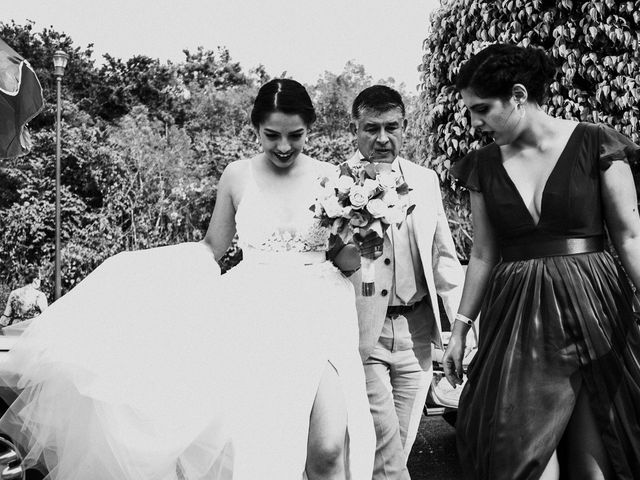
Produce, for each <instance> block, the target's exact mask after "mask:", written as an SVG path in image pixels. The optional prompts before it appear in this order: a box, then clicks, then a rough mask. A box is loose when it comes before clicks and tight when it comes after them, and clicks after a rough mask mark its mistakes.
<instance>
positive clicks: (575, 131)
mask: <svg viewBox="0 0 640 480" xmlns="http://www.w3.org/2000/svg"><path fill="white" fill-rule="evenodd" d="M582 126H583V123H582V122H579V123H578V124H577V125H576V126H575V127H574V128H573V130H572V131H571V133H570V134H569V137H568V139H567V141H566V143H565V145H564V147H563V148H562V151H561V152H560V155H558V158H557V160H556V163H555V164H554V165H553V168H552V169H551V171H550V172H549V175H548V176H547V178H546V179H545V182H544V186H543V187H542V193H541V195H540V215H539V216H538V221H537V222H536V220H535V218H534V216H533V215H532V213H531V211H530V210H529V208H528V207H527V204H526V203H525V201H524V198H523V197H522V194H521V193H520V190H518V187H517V186H516V184H515V182H514V181H513V179H512V178H511V175H509V172H508V171H507V169H506V168H505V166H504V161H503V156H502V151H501V150H500V147H499V146H498V145H497V144H495V143H494V144H493V145H495V149H496V158H497V161H498V165H499V169H500V171H501V172H502V174H503V175H504V177H505V178H506V180H507V183H508V184H509V187H510V188H511V190H512V193H514V194H515V196H516V197H517V199H518V204H519V205H520V207H521V208H522V209H524V212H526V216H527V218H528V219H529V222H530V223H531V224H532V225H533V227H534V229H538V228H539V227H540V225H541V224H542V223H543V220H544V217H545V212H546V209H545V197H546V194H547V189H548V186H549V184H550V183H551V179H552V178H553V177H554V176H555V175H556V174H558V172H559V171H560V169H561V166H562V164H563V163H564V161H565V157H568V156H569V154H570V153H571V152H572V151H573V149H570V148H569V147H570V146H571V145H572V144H573V143H574V142H575V139H576V138H577V135H578V133H579V130H580V131H581V130H582ZM574 153H575V152H574Z"/></svg>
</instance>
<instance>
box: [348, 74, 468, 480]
mask: <svg viewBox="0 0 640 480" xmlns="http://www.w3.org/2000/svg"><path fill="white" fill-rule="evenodd" d="M406 126H407V120H406V118H405V106H404V103H403V101H402V97H401V96H400V94H399V93H398V92H397V91H395V90H393V89H391V88H389V87H386V86H383V85H375V86H372V87H369V88H367V89H365V90H363V91H362V92H361V93H360V94H359V95H358V96H357V97H356V99H355V100H354V102H353V106H352V123H351V131H352V132H353V133H354V134H355V135H356V137H357V144H358V151H357V152H356V153H355V155H354V156H353V157H352V158H351V159H350V160H348V162H349V163H351V164H352V165H355V164H357V163H359V162H362V161H372V162H374V163H376V164H391V168H392V170H395V171H397V172H400V173H401V174H402V175H403V177H404V180H405V182H406V183H407V184H408V185H409V188H410V189H411V190H410V192H409V194H408V195H406V196H402V197H401V198H404V199H406V201H407V203H408V205H413V204H415V209H414V210H413V212H412V213H411V214H410V215H409V216H408V217H407V219H406V221H405V222H403V224H402V225H401V226H400V228H397V227H396V226H390V227H389V228H388V229H387V230H386V232H385V234H384V238H383V239H382V241H381V242H378V244H377V245H374V246H373V248H372V246H371V244H370V242H365V243H364V244H362V245H361V253H362V254H367V253H368V254H371V253H372V252H374V251H375V252H376V253H375V256H377V258H376V260H375V262H374V263H375V277H376V278H375V293H374V295H373V296H368V297H364V296H362V289H361V275H360V272H356V273H355V274H353V275H351V277H350V280H351V281H352V282H353V284H354V286H355V290H356V295H357V309H358V321H359V327H360V354H361V356H362V359H363V362H364V369H365V373H366V379H367V393H368V395H369V403H370V406H371V413H372V416H373V419H374V424H375V429H376V436H377V445H376V458H375V465H374V476H373V478H374V480H382V479H385V480H390V479H394V480H395V479H408V478H409V473H408V471H407V468H406V461H407V457H408V456H409V453H410V451H411V447H412V445H413V443H414V441H415V438H416V434H417V431H418V426H419V423H420V418H421V415H422V410H423V406H424V403H425V400H426V397H427V393H428V390H429V386H430V384H431V379H432V376H433V370H432V363H431V362H432V361H431V343H432V342H433V343H435V344H437V345H441V338H440V334H441V327H440V315H439V310H438V301H437V297H436V295H438V296H440V298H441V300H442V303H443V305H444V309H445V311H446V313H447V316H448V317H449V320H450V321H451V323H453V321H454V316H455V314H456V312H457V308H458V303H459V301H460V296H461V294H462V284H463V281H464V273H463V270H462V267H461V265H460V262H459V261H458V258H457V255H456V251H455V246H454V243H453V239H452V237H451V232H450V230H449V225H448V222H447V218H446V217H445V213H444V208H443V205H442V197H441V194H440V188H439V182H438V178H437V175H436V174H435V172H433V171H432V170H429V169H427V168H425V167H421V166H419V165H417V164H415V163H412V162H410V161H408V160H405V159H404V158H401V157H399V156H398V154H399V152H400V149H401V147H402V141H403V134H404V131H405V129H406ZM386 168H388V167H386ZM380 243H382V245H380ZM380 253H381V254H380ZM378 255H379V256H378Z"/></svg>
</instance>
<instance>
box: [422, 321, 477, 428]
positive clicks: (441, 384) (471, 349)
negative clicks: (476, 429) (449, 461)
mask: <svg viewBox="0 0 640 480" xmlns="http://www.w3.org/2000/svg"><path fill="white" fill-rule="evenodd" d="M450 338H451V332H450V331H443V332H442V344H443V347H442V349H441V348H438V347H436V346H435V345H434V346H432V353H431V357H432V360H433V379H432V380H431V386H430V388H429V394H428V395H427V401H426V403H425V406H424V414H425V415H442V417H443V418H444V419H445V420H446V421H447V422H448V423H449V424H451V425H455V420H456V416H457V415H456V412H457V410H458V399H459V398H460V393H461V392H462V387H464V384H465V383H466V376H465V378H464V379H463V382H462V385H459V386H457V387H455V388H454V387H452V386H451V384H450V383H449V381H448V380H447V379H446V377H445V376H444V368H443V364H442V357H443V356H444V352H445V350H446V348H447V345H448V343H449V339H450ZM477 351H478V335H477V326H476V325H473V326H472V328H471V329H470V330H469V333H468V335H467V342H466V348H465V354H464V357H463V359H462V368H463V370H464V372H466V371H467V368H468V367H469V363H471V360H473V357H474V356H475V354H476V352H477Z"/></svg>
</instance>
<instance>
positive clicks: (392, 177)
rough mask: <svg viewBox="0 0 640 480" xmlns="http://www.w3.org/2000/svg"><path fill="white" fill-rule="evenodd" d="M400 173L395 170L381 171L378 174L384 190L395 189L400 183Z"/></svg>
mask: <svg viewBox="0 0 640 480" xmlns="http://www.w3.org/2000/svg"><path fill="white" fill-rule="evenodd" d="M398 178H399V175H398V174H397V173H395V172H391V171H389V172H380V173H379V174H378V182H380V186H381V187H382V189H383V190H385V191H386V190H394V189H395V188H396V186H397V185H398V183H397V182H398Z"/></svg>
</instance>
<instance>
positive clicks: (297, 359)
mask: <svg viewBox="0 0 640 480" xmlns="http://www.w3.org/2000/svg"><path fill="white" fill-rule="evenodd" d="M314 120H315V112H314V109H313V105H312V103H311V100H310V98H309V95H308V94H307V92H306V90H305V89H304V87H303V86H302V85H300V84H299V83H298V82H295V81H293V80H288V79H277V80H272V81H270V82H268V83H267V84H265V85H263V86H262V88H261V89H260V91H259V93H258V95H257V98H256V100H255V103H254V106H253V111H252V113H251V121H252V123H253V126H254V127H255V130H256V133H257V135H258V137H259V141H260V143H261V145H262V149H263V152H262V153H260V154H259V155H257V156H255V157H253V158H250V159H246V160H241V161H237V162H234V163H231V164H230V165H229V166H228V167H227V168H226V169H225V171H224V173H223V175H222V177H221V179H220V183H219V185H218V192H217V200H216V205H215V208H214V212H213V216H212V219H211V223H210V226H209V229H208V231H207V234H206V237H205V239H204V241H203V242H201V243H185V244H180V245H176V246H171V247H162V248H156V249H151V250H146V251H140V252H130V253H122V254H119V255H116V256H115V257H112V258H111V259H109V260H107V261H106V262H104V263H103V264H102V265H101V266H100V267H98V268H97V269H96V270H95V271H94V272H93V273H92V274H91V275H89V276H88V277H87V278H86V279H85V280H84V281H83V282H82V283H80V284H79V285H78V286H77V287H76V288H74V289H73V290H72V291H71V292H69V293H68V294H67V295H65V296H64V297H63V298H62V299H60V300H59V301H57V302H55V303H54V304H53V305H52V306H51V307H50V309H49V310H47V311H46V312H45V313H44V314H43V315H41V316H40V317H38V318H37V319H36V320H35V321H34V322H33V324H32V325H31V326H30V327H29V328H28V329H27V330H26V332H25V333H24V334H23V336H22V337H21V339H20V341H19V342H18V344H17V345H16V346H15V347H14V349H13V350H12V351H11V353H10V358H9V359H8V361H7V362H6V363H4V364H3V365H2V367H1V371H0V373H1V377H2V379H3V380H4V382H5V383H7V384H9V385H12V386H13V387H14V388H15V389H16V391H17V392H19V396H18V398H17V400H15V401H14V402H13V404H12V405H11V407H10V409H9V411H8V412H7V413H6V414H5V415H4V417H3V418H2V420H1V421H0V430H1V431H2V432H3V433H6V434H8V435H10V436H11V438H12V439H13V440H14V441H16V442H18V443H19V444H20V445H21V446H22V447H23V449H24V451H25V452H26V460H27V462H30V463H31V464H37V465H41V466H44V467H45V468H46V470H47V471H48V472H49V475H50V477H49V478H51V479H54V480H86V479H88V478H91V479H94V480H123V479H124V480H138V479H140V480H175V479H189V480H199V479H202V480H205V479H206V480H231V479H233V480H255V479H266V480H269V479H274V480H276V479H278V480H279V479H296V480H297V479H300V478H308V479H309V480H315V479H322V480H325V479H326V480H328V479H356V480H357V479H366V478H371V468H372V465H373V451H374V447H375V435H374V432H373V426H372V421H371V418H370V414H369V406H368V401H367V397H366V393H365V383H364V374H363V371H362V365H361V362H360V357H359V355H358V351H357V346H358V327H357V317H356V311H355V301H354V295H353V291H352V287H351V284H350V282H349V281H348V280H347V279H346V278H345V277H344V275H342V273H340V271H339V270H338V269H337V268H336V267H335V266H334V265H333V264H332V263H330V262H328V261H327V259H326V253H327V250H328V248H329V232H328V231H327V230H326V229H325V228H324V227H321V226H320V225H319V223H318V222H317V220H316V219H314V217H313V213H312V212H311V211H310V210H309V206H310V205H312V204H313V203H314V200H315V194H316V191H317V188H319V182H318V177H320V176H326V175H334V174H335V173H334V168H333V167H332V166H330V165H329V164H325V163H322V162H319V161H317V160H314V159H312V158H310V157H308V156H307V155H305V154H303V153H302V149H303V147H304V144H305V140H306V136H307V133H308V130H309V127H310V126H311V124H312V123H313V121H314ZM236 232H237V234H238V236H239V239H240V244H241V246H242V250H243V257H244V260H243V261H242V262H241V263H240V265H239V266H237V267H235V268H234V269H232V270H231V271H230V272H228V273H227V274H225V275H224V276H220V275H219V269H218V266H217V264H216V263H215V261H214V259H215V260H219V259H220V257H221V256H222V255H223V254H224V252H225V251H226V249H227V247H228V246H229V244H230V242H231V240H232V238H233V236H234V234H235V233H236ZM211 252H213V255H212V254H211Z"/></svg>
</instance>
